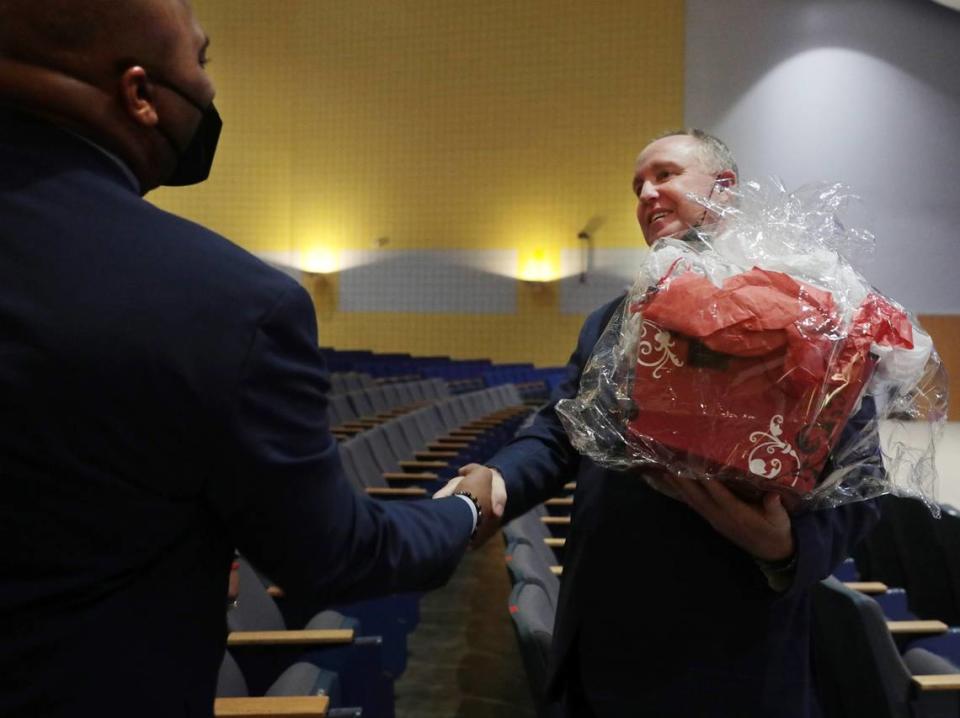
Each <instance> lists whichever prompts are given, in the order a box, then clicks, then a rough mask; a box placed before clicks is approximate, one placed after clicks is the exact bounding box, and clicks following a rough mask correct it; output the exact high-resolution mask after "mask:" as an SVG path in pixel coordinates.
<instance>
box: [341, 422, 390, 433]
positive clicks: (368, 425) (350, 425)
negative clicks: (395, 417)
mask: <svg viewBox="0 0 960 718" xmlns="http://www.w3.org/2000/svg"><path fill="white" fill-rule="evenodd" d="M382 423H383V422H382V421H377V420H376V419H357V421H348V422H345V423H344V424H341V427H340V428H344V429H360V430H361V431H363V430H364V429H372V428H373V427H375V426H380V424H382Z"/></svg>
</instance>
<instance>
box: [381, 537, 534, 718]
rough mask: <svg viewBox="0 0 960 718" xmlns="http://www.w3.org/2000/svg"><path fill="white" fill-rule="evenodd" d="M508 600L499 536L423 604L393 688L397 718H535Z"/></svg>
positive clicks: (427, 596) (465, 561)
mask: <svg viewBox="0 0 960 718" xmlns="http://www.w3.org/2000/svg"><path fill="white" fill-rule="evenodd" d="M509 595H510V582H509V580H508V578H507V571H506V568H505V566H504V553H503V538H502V537H501V536H500V535H499V534H498V535H496V536H494V537H493V538H491V539H490V540H489V541H488V542H487V543H486V545H484V546H483V547H482V548H480V549H479V550H477V551H473V552H470V553H468V554H467V556H466V557H465V558H464V560H463V562H462V563H461V564H460V567H459V568H458V569H457V571H456V573H455V574H454V575H453V578H452V579H450V582H449V583H448V584H447V585H446V586H445V587H443V588H442V589H440V590H438V591H434V592H433V593H430V594H428V595H426V596H424V597H423V599H422V600H421V602H420V625H419V626H418V627H417V629H416V631H414V632H413V633H412V634H411V635H410V636H409V640H408V649H409V660H408V663H407V670H406V671H405V672H404V674H403V675H402V676H401V677H400V679H399V680H398V681H397V683H396V685H395V691H396V703H395V705H396V714H397V718H494V717H496V718H534V716H535V712H534V708H533V701H532V700H531V698H530V690H529V688H528V687H527V679H526V674H525V673H524V671H523V662H522V660H521V658H520V651H519V649H518V647H517V639H516V635H515V634H514V632H513V625H512V623H511V621H510V614H509V612H508V610H507V598H508V596H509Z"/></svg>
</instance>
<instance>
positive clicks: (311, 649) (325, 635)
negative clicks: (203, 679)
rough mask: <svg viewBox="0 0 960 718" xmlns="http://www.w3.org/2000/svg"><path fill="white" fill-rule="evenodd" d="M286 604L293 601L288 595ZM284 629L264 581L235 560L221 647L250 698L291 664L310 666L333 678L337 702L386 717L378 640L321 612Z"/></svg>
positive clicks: (387, 693)
mask: <svg viewBox="0 0 960 718" xmlns="http://www.w3.org/2000/svg"><path fill="white" fill-rule="evenodd" d="M287 599H288V600H290V599H294V600H295V597H291V596H288V597H287ZM293 613H296V614H299V615H300V616H301V619H302V620H303V626H304V627H303V628H302V629H298V630H288V628H287V622H286V619H285V617H284V615H283V614H282V613H281V612H280V609H279V608H278V607H277V605H276V603H275V601H274V600H273V599H272V598H271V597H270V596H269V595H268V594H267V591H266V588H265V586H264V581H263V580H262V579H261V578H260V577H259V576H258V574H257V573H256V571H255V570H254V569H253V567H252V566H250V564H249V563H248V562H247V561H246V560H244V559H242V558H241V559H240V597H239V600H238V601H237V605H236V608H234V609H233V610H231V611H228V613H227V626H228V628H229V629H230V633H229V634H228V635H227V647H228V648H229V649H230V651H231V654H232V655H233V657H234V659H236V662H237V664H238V665H239V666H240V669H241V671H242V673H243V676H244V678H245V680H246V682H247V684H248V686H249V688H250V690H251V692H252V693H253V694H254V695H262V694H264V693H266V691H267V690H268V689H269V687H270V686H271V685H274V683H275V682H276V681H277V680H278V678H279V677H280V675H281V674H283V672H284V671H286V670H287V669H288V668H290V667H291V666H292V665H294V664H295V663H297V662H302V661H306V662H310V663H313V664H314V665H317V666H319V667H321V668H324V669H326V670H328V671H331V672H334V673H336V674H337V675H338V676H339V682H340V687H341V691H342V695H343V700H344V702H345V703H347V704H348V705H356V706H361V707H363V708H364V709H365V712H367V711H369V712H368V713H367V714H368V715H391V714H392V710H393V680H392V675H393V674H392V672H391V671H390V670H385V669H390V668H394V669H396V667H394V666H390V665H389V663H388V661H387V660H386V656H385V650H384V645H383V639H382V637H380V636H371V635H365V636H361V635H360V628H361V626H360V623H359V621H357V620H356V619H355V618H350V617H348V616H344V615H343V614H340V613H338V612H336V611H321V612H319V613H317V614H316V615H313V616H310V617H309V618H308V619H304V618H303V613H304V612H303V611H302V610H297V609H296V608H294V609H293Z"/></svg>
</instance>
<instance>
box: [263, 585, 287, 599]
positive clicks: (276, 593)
mask: <svg viewBox="0 0 960 718" xmlns="http://www.w3.org/2000/svg"><path fill="white" fill-rule="evenodd" d="M267 595H268V596H270V598H286V597H287V592H286V591H284V590H283V589H282V588H280V587H279V586H267Z"/></svg>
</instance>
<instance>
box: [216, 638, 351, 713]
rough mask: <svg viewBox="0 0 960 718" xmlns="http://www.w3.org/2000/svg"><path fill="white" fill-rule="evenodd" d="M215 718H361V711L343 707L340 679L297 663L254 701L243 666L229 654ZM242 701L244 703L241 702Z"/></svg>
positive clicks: (219, 680) (222, 672)
mask: <svg viewBox="0 0 960 718" xmlns="http://www.w3.org/2000/svg"><path fill="white" fill-rule="evenodd" d="M216 695H217V699H216V701H215V703H214V716H215V718H220V717H222V718H227V717H228V716H240V715H270V716H277V717H278V718H282V716H291V717H292V716H297V717H298V718H324V717H326V718H358V717H359V716H361V715H362V710H361V709H360V708H343V707H340V701H341V699H340V677H339V676H338V675H337V674H336V673H333V672H332V671H327V670H324V669H323V668H320V667H319V666H316V665H314V664H312V663H307V662H305V661H301V662H298V663H294V664H293V665H292V666H290V667H289V668H288V669H287V670H285V671H284V672H283V673H282V674H280V677H279V678H277V680H276V681H274V683H273V684H272V685H271V686H270V687H269V688H268V689H267V690H266V692H265V693H264V696H263V698H251V697H250V691H249V688H248V686H247V681H246V679H245V678H244V677H243V673H242V672H241V670H240V666H239V665H237V662H236V660H234V658H233V656H232V655H231V654H230V652H229V651H227V652H226V653H225V654H224V657H223V662H222V663H221V665H220V672H219V674H218V676H217V693H216ZM241 699H242V700H241Z"/></svg>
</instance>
